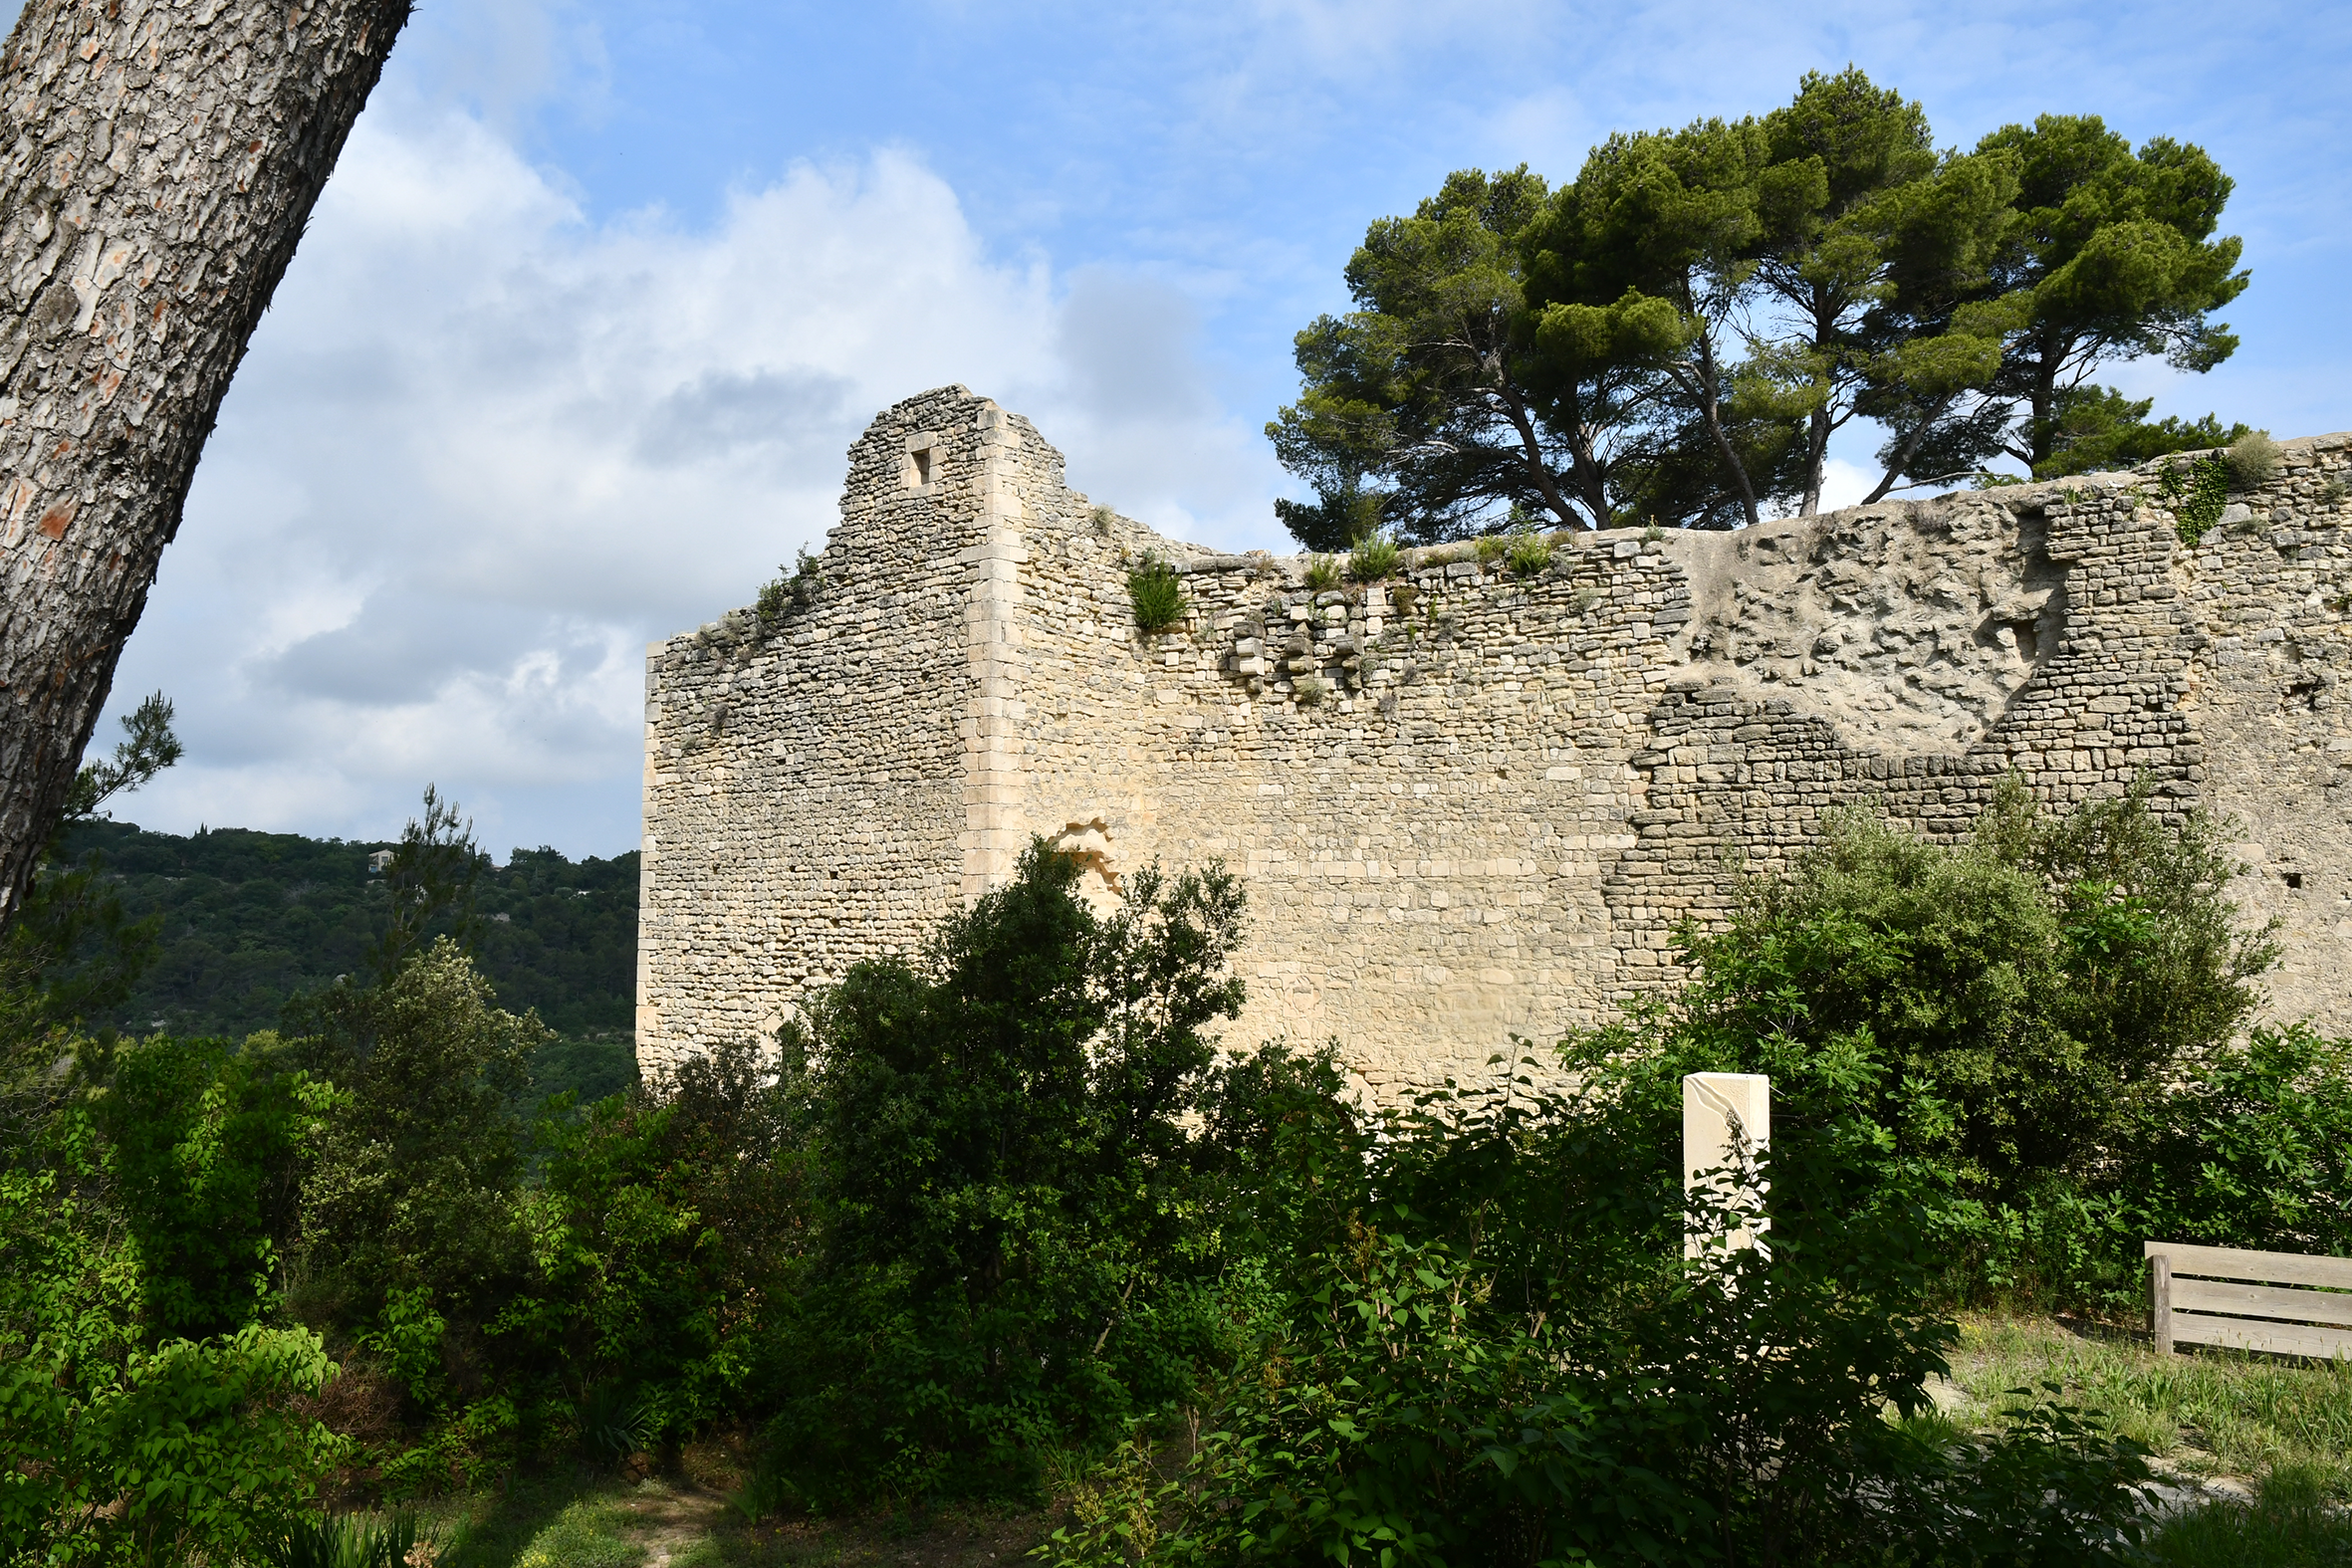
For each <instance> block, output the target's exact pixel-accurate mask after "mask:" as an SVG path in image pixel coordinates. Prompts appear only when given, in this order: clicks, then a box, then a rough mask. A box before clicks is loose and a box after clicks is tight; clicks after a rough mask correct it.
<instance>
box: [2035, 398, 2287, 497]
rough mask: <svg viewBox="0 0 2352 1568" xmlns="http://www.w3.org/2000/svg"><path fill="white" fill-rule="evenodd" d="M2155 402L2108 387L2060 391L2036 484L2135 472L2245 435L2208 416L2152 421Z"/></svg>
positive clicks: (2239, 427)
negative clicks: (2106, 472) (2047, 450)
mask: <svg viewBox="0 0 2352 1568" xmlns="http://www.w3.org/2000/svg"><path fill="white" fill-rule="evenodd" d="M2154 406H2155V400H2154V399H2153V398H2142V399H2140V400H2139V401H2138V402H2133V401H2131V400H2130V399H2128V398H2126V397H2125V396H2124V395H2123V394H2122V393H2121V392H2118V391H2117V390H2115V388H2113V387H2111V386H2078V387H2073V388H2071V389H2067V390H2062V391H2060V392H2059V393H2058V394H2057V395H2056V398H2055V400H2054V402H2053V404H2052V408H2053V412H2052V414H2051V418H2052V419H2053V420H2054V421H2055V423H2056V426H2057V430H2056V434H2055V435H2054V436H2053V437H2052V438H2051V442H2050V455H2049V456H2048V457H2047V458H2044V459H2043V460H2042V461H2041V462H2039V463H2036V464H2035V465H2034V466H2033V477H2034V478H2035V479H2063V478H2065V477H2067V476H2068V475H2071V474H2091V473H2098V472H2101V471H2103V470H2109V469H2121V468H2136V467H2138V466H2139V465H2140V464H2142V463H2146V462H2149V461H2151V460H2153V459H2155V458H2159V457H2164V456H2167V455H2169V454H2171V453H2174V452H2193V451H2202V450H2205V449H2207V448H2210V447H2221V446H2228V445H2229V444H2230V443H2231V442H2233V441H2234V440H2236V439H2238V438H2239V437H2241V436H2243V435H2245V434H2247V433H2248V432H2247V430H2246V427H2245V426H2244V425H2241V424H2240V425H2231V426H2230V427H2228V428H2227V429H2225V428H2224V427H2223V425H2222V422H2221V420H2219V419H2218V418H2216V417H2215V416H2214V415H2212V414H2207V415H2206V416H2205V417H2204V418H2203V419H2199V420H2196V421H2194V422H2190V421H2185V420H2183V419H2181V418H2180V417H2179V416H2178V415H2168V416H2167V417H2165V418H2163V419H2158V420H2150V419H2149V418H2148V410H2149V409H2150V408H2152V407H2154Z"/></svg>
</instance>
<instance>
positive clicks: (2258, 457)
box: [2222, 430, 2283, 490]
mask: <svg viewBox="0 0 2352 1568" xmlns="http://www.w3.org/2000/svg"><path fill="white" fill-rule="evenodd" d="M2282 456H2283V454H2282V453H2280V451H2279V450H2278V443H2277V442H2275V441H2273V440H2271V439H2270V432H2269V431H2267V430H2248V431H2247V432H2246V433H2245V434H2243V435H2241V436H2239V437H2238V438H2237V439H2236V440H2234V441H2233V442H2231V443H2230V446H2229V449H2228V450H2227V451H2225V452H2223V454H2222V461H2223V462H2224V463H2226V464H2228V465H2229V467H2230V483H2231V484H2232V485H2234V486H2235V487H2236V488H2237V489H2239V490H2258V489H2260V488H2261V487H2262V486H2264V485H2266V484H2268V483H2270V481H2271V480H2273V479H2275V478H2277V477H2278V465H2279V462H2280V460H2281V458H2282Z"/></svg>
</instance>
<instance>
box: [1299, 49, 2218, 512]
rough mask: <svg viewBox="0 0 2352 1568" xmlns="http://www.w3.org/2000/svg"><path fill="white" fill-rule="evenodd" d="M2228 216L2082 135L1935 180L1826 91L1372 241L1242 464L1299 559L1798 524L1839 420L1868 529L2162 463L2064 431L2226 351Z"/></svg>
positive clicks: (1998, 138) (1941, 161)
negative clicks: (1262, 450) (2008, 484)
mask: <svg viewBox="0 0 2352 1568" xmlns="http://www.w3.org/2000/svg"><path fill="white" fill-rule="evenodd" d="M2230 191H2231V182H2230V180H2229V179H2228V178H2227V176H2225V175H2224V174H2223V173H2222V172H2221V170H2220V169H2219V168H2218V167H2217V166H2215V164H2214V163H2213V160H2212V159H2211V158H2210V157H2208V156H2207V155H2206V154H2205V153H2204V152H2203V151H2202V150H2200V149H2198V148H2196V147H2193V146H2188V145H2184V144H2182V143H2179V142H2176V141H2173V140H2171V139H2170V138H2167V137H2157V138H2155V139H2153V140H2151V141H2149V142H2147V143H2146V144H2145V145H2143V146H2142V147H2141V148H2139V149H2138V150H2137V151H2136V152H2135V151H2134V150H2133V148H2132V147H2131V145H2130V144H2129V143H2128V142H2126V141H2125V140H2124V139H2123V138H2122V137H2120V136H2118V135H2115V134H2114V133H2113V132H2111V131H2109V130H2108V129H2107V128H2106V126H2105V125H2104V124H2103V123H2101V122H2100V121H2099V120H2098V119H2097V118H2095V117H2068V116H2059V115H2044V116H2042V117H2041V118H2039V119H2037V120H2036V121H2035V122H2034V123H2033V125H2032V126H2030V127H2026V126H2021V125H2009V126H2004V127H2002V128H2001V129H1999V130H1998V131H1995V132H1994V133H1992V134H1991V135H1989V136H1987V137H1985V138H1984V139H1983V140H1982V141H1981V142H1980V143H1979V144H1978V145H1977V147H1976V148H1975V149H1974V150H1973V151H1970V152H1966V153H1962V152H1945V153H1938V152H1937V151H1936V150H1935V147H1934V141H1933V137H1932V134H1931V132H1930V129H1929V126H1928V122H1927V117H1926V114H1925V112H1924V111H1923V110H1922V109H1921V108H1920V106H1919V105H1918V104H1917V103H1914V102H1909V101H1906V100H1905V99H1904V98H1903V97H1902V96H1901V95H1900V94H1899V93H1896V92H1893V91H1891V90H1887V89H1883V88H1880V87H1878V86H1877V85H1876V84H1874V83H1872V82H1871V81H1870V80H1869V78H1868V77H1866V76H1865V75H1863V74H1862V73H1861V72H1860V71H1858V70H1854V69H1851V68H1849V69H1847V70H1846V71H1843V72H1840V73H1839V74H1837V75H1836V76H1834V77H1830V76H1823V75H1820V74H1818V73H1814V74H1809V75H1807V76H1806V77H1805V78H1804V80H1803V82H1802V83H1801V84H1800V86H1799V89H1798V91H1797V94H1796V96H1795V99H1794V100H1793V101H1792V102H1791V103H1790V104H1788V105H1787V106H1785V107H1784V108H1782V109H1779V110H1775V111H1773V112H1770V113H1768V114H1766V115H1764V116H1763V117H1762V118H1756V117H1747V118H1741V119H1737V120H1725V119H1720V118H1709V119H1702V120H1697V121H1694V122H1692V123H1691V124H1689V125H1686V126H1684V127H1683V128H1681V129H1679V130H1665V131H1657V132H1645V133H1640V134H1622V133H1620V134H1615V135H1611V136H1610V137H1608V138H1607V139H1606V140H1604V141H1603V142H1602V143H1601V144H1600V145H1599V146H1597V147H1595V148H1594V149H1592V151H1591V153H1590V155H1589V156H1588V157H1587V158H1586V160H1585V162H1584V164H1583V166H1582V167H1581V168H1580V169H1579V171H1578V173H1577V177H1576V179H1575V180H1574V181H1573V182H1572V183H1570V184H1567V185H1564V186H1561V187H1559V188H1557V189H1553V188H1551V187H1549V186H1548V185H1547V183H1546V182H1545V181H1544V180H1543V179H1542V178H1541V177H1539V176H1537V175H1535V174H1532V173H1530V172H1529V170H1528V169H1526V168H1525V167H1522V168H1519V169H1515V170H1511V171H1508V172H1502V173H1496V174H1491V175H1490V174H1487V173H1484V172H1482V171H1479V170H1463V171H1458V172H1456V173H1454V174H1452V175H1449V176H1448V177H1447V179H1446V181H1445V184H1444V185H1443V187H1442V188H1441V189H1440V190H1439V191H1438V193H1437V194H1436V195H1434V196H1432V197H1430V198H1429V199H1427V200H1425V201H1423V202H1421V203H1420V204H1419V205H1418V206H1417V207H1416V208H1415V210H1414V212H1413V214H1412V215H1411V216H1410V217H1401V218H1383V219H1380V220H1379V221H1377V222H1375V223H1373V224H1372V225H1371V226H1370V227H1369V229H1368V230H1367V231H1366V233H1365V236H1364V243H1363V244H1362V245H1361V246H1360V247H1358V249H1357V250H1356V251H1355V253H1354V255H1353V256H1352V257H1351V258H1350V259H1349V261H1348V264H1347V270H1346V279H1347V285H1348V290H1349V294H1350V297H1351V299H1352V302H1353V305H1354V309H1353V310H1351V311H1350V312H1349V313H1348V314H1346V315H1345V316H1340V317H1329V316H1326V317H1322V318H1318V319H1317V320H1316V321H1315V322H1314V323H1312V324H1311V325H1310V326H1309V327H1307V329H1306V330H1305V331H1303V332H1301V333H1300V334H1299V335H1298V336H1297V340H1296V343H1295V350H1296V351H1295V357H1296V360H1297V365H1298V371H1299V377H1300V389H1299V396H1298V399H1297V401H1296V402H1294V403H1293V404H1291V405H1289V406H1287V407H1285V408H1283V409H1282V410H1281V411H1280V414H1279V416H1278V417H1277V418H1276V419H1275V421H1274V422H1273V423H1271V424H1270V425H1268V427H1267V433H1268V435H1269V437H1270V438H1271V439H1272V440H1273V442H1274V444H1275V452H1276V456H1277V458H1278V459H1279V460H1280V461H1281V462H1282V463H1283V465H1284V466H1285V467H1286V468H1288V469H1290V470H1291V472H1293V473H1294V474H1295V475H1297V476H1298V477H1299V478H1301V479H1303V480H1305V481H1306V482H1307V483H1308V484H1310V485H1311V486H1312V487H1313V489H1314V492H1315V497H1316V499H1315V501H1314V502H1313V503H1312V504H1311V505H1308V504H1301V503H1294V502H1283V503H1279V504H1278V508H1277V510H1278V512H1279V513H1280V515H1281V517H1282V519H1283V521H1284V522H1285V524H1286V525H1287V526H1289V527H1290V528H1291V529H1292V531H1293V532H1294V534H1296V535H1297V537H1298V538H1299V540H1300V542H1301V543H1302V544H1304V545H1306V546H1307V547H1308V548H1310V549H1316V550H1336V549H1341V548H1345V547H1346V546H1347V545H1348V544H1350V543H1352V542H1353V541H1354V540H1355V539H1358V538H1361V537H1363V536H1364V534H1365V533H1367V532H1369V530H1370V529H1371V528H1372V527H1374V526H1378V525H1381V524H1384V525H1385V526H1387V527H1388V528H1390V529H1392V530H1393V531H1394V532H1396V533H1397V534H1398V535H1399V536H1400V537H1402V538H1405V539H1408V540H1411V541H1414V542H1417V543H1433V542H1437V541H1440V540H1445V539H1452V538H1460V537H1464V536H1467V535H1471V534H1476V533H1480V532H1484V531H1486V530H1487V529H1488V528H1490V527H1491V526H1492V521H1493V520H1494V519H1495V518H1496V517H1497V516H1498V515H1499V514H1501V513H1504V512H1505V511H1507V510H1510V509H1514V508H1517V509H1522V510H1524V511H1526V512H1527V513H1529V514H1530V515H1543V516H1546V517H1548V518H1549V519H1551V520H1552V521H1553V522H1554V523H1556V524H1559V525H1566V526H1584V527H1592V528H1605V527H1613V526H1619V525H1622V524H1623V523H1625V522H1628V521H1630V520H1633V519H1638V518H1644V517H1656V518H1661V519H1666V520H1669V521H1671V522H1674V523H1677V524H1680V525H1682V526H1685V527H1730V526H1735V525H1737V524H1741V523H1748V524H1753V523H1754V522H1755V521H1756V520H1757V519H1758V517H1759V516H1760V515H1761V514H1760V511H1759V508H1760V506H1761V505H1762V503H1764V501H1767V500H1774V501H1779V502H1783V503H1787V504H1790V505H1792V506H1793V507H1794V508H1795V509H1796V510H1798V511H1801V512H1805V513H1809V512H1811V511H1813V510H1814V509H1815V508H1816V507H1817V506H1818V504H1819V500H1820V494H1821V483H1822V476H1823V473H1824V472H1825V468H1826V463H1827V457H1828V447H1829V443H1830V440H1831V437H1832V436H1833V435H1834V434H1835V433H1836V432H1837V431H1838V430H1839V429H1840V428H1842V427H1843V426H1844V425H1846V424H1847V423H1848V422H1850V421H1851V420H1852V419H1854V418H1856V417H1864V418H1868V419H1871V420H1874V421H1876V422H1878V423H1879V424H1881V425H1883V426H1884V427H1885V428H1886V430H1887V432H1888V439H1887V442H1886V444H1885V446H1884V448H1883V449H1882V450H1881V452H1880V454H1879V457H1880V461H1881V465H1882V468H1883V474H1882V476H1881V479H1880V481H1879V483H1878V485H1877V486H1876V487H1874V489H1873V491H1872V493H1871V494H1870V496H1869V497H1868V499H1869V500H1872V501H1875V500H1877V499H1879V498H1880V497H1881V496H1883V495H1885V494H1886V493H1887V492H1888V491H1890V490H1892V489H1894V488H1896V487H1897V486H1899V485H1906V484H1937V483H1941V484H1949V483H1951V482H1953V481H1955V480H1957V479H1961V478H1966V477H1969V476H1971V475H1972V474H1978V473H1981V472H1983V470H1984V465H1985V464H1986V463H1987V462H1988V461H1989V460H1991V459H1993V458H1995V457H1998V456H2001V455H2006V456H2009V457H2013V458H2016V459H2018V460H2019V461H2021V462H2023V463H2024V464H2025V466H2026V467H2027V468H2028V469H2029V470H2033V471H2039V470H2040V469H2041V468H2042V467H2043V466H2044V465H2048V464H2053V463H2059V464H2061V466H2062V460H2061V459H2060V456H2059V454H2060V453H2061V451H2062V450H2063V449H2064V448H2065V447H2066V446H2068V445H2069V444H2070V443H2071V444H2073V445H2075V446H2084V445H2085V444H2086V443H2087V445H2088V446H2089V447H2091V448H2096V447H2098V446H2100V445H2101V444H2102V443H2104V444H2106V445H2109V446H2112V447H2114V448H2116V449H2117V450H2118V451H2120V450H2122V449H2124V448H2129V447H2133V446H2139V447H2150V446H2153V447H2156V448H2159V449H2175V448H2168V447H2165V443H2166V442H2167V441H2171V440H2175V439H2182V440H2185V439H2186V437H2187V435H2188V433H2190V432H2201V431H2202V428H2203V427H2202V426H2186V427H2179V428H2175V426H2176V424H2177V422H2170V421H2168V422H2167V423H2166V424H2163V425H2158V426H2149V425H2146V424H2145V422H2144V419H2143V417H2142V416H2143V415H2144V413H2145V410H2144V409H2141V410H2139V411H2137V412H2134V413H2132V414H2131V415H2130V416H2129V418H2128V419H2118V418H2113V417H2109V418H2107V419H2106V420H2105V421H2104V423H2102V424H2100V425H2099V427H2098V428H2096V429H2092V430H2089V431H2084V430H2082V429H2080V428H2079V427H2080V426H2081V424H2082V423H2083V421H2084V419H2085V418H2086V417H2089V414H2090V413H2091V412H2092V410H2090V409H2089V408H2088V407H2087V401H2088V400H2089V399H2091V398H2092V397H2093V396H2094V395H2095V391H2094V389H2092V388H2091V387H2090V381H2091V377H2092V376H2093V375H2094V373H2095V372H2096V371H2097V370H2098V369H2099V368H2100V367H2102V366H2104V365H2107V364H2110V363H2113V362H2116V361H2118V360H2125V359H2131V358H2135V357H2139V356H2143V355H2148V354H2163V355H2165V356H2166V357H2167V358H2168V359H2169V360H2170V361H2171V362H2172V363H2174V364H2175V365H2177V366H2179V367H2181V368H2185V369H2191V370H2200V371H2202V370H2205V369H2209V368H2211V367H2212V366H2213V365H2214V364H2217V363H2219V362H2220V361H2221V360H2222V359H2224V358H2226V357H2228V355H2229V354H2230V352H2231V351H2232V350H2233V349H2234V346H2235V343H2236V339H2235V338H2234V337H2233V336H2231V335H2230V333H2229V332H2228V330H2227V328H2225V327H2222V326H2219V325H2216V324H2214V323H2212V322H2211V321H2210V316H2211V314H2212V313H2213V312H2214V311H2217V310H2219V309H2220V308H2222V307H2223V306H2225V305H2227V304H2228V303H2229V302H2230V301H2231V300H2233V299H2234V298H2235V297H2236V296H2237V295H2238V294H2239V293H2240V292H2242V291H2243V289H2244V287H2245V283H2246V278H2245V275H2244V274H2243V273H2242V272H2238V271H2236V270H2235V269H2236V265H2237V260H2238V255H2239V249H2240V247H2239V244H2238V242H2237V241H2236V240H2235V239H2231V238H2220V239H2217V238H2215V237H2214V235H2215V230H2216V228H2217V226H2218V224H2219V222H2220V215H2221V210H2222V207H2223V205H2224V203H2225V202H2226V201H2227V200H2228V198H2229V195H2230ZM2107 395H2110V396H2112V395H2113V394H2107ZM2127 406H2129V405H2127ZM2123 426H2128V427H2130V428H2119V427H2123ZM2111 427H2118V428H2111ZM2070 428H2071V429H2073V431H2074V433H2073V434H2072V435H2071V436H2070V435H2069V434H2068V432H2069V429H2070ZM2112 455H2113V454H2109V455H2104V456H2102V455H2096V454H2095V453H2094V452H2092V451H2089V450H2086V451H2083V452H2081V453H2078V454H2077V456H2076V458H2074V459H2072V461H2081V462H2103V461H2109V460H2111V458H2112ZM2068 471H2073V472H2079V471H2081V470H2079V469H2070V470H2068Z"/></svg>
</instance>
